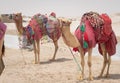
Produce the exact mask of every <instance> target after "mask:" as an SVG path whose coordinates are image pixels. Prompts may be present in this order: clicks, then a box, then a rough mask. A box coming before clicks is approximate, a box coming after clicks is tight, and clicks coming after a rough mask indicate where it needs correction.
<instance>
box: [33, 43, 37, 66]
mask: <svg viewBox="0 0 120 83" xmlns="http://www.w3.org/2000/svg"><path fill="white" fill-rule="evenodd" d="M33 46H34V54H35V64H37V53H36V52H37V49H36V41H34V44H33Z"/></svg>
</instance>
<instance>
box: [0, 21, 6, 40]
mask: <svg viewBox="0 0 120 83" xmlns="http://www.w3.org/2000/svg"><path fill="white" fill-rule="evenodd" d="M6 28H7V26H6V25H5V24H4V23H2V22H0V40H1V39H2V37H3V36H4V34H5V32H6Z"/></svg>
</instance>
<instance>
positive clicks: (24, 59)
mask: <svg viewBox="0 0 120 83" xmlns="http://www.w3.org/2000/svg"><path fill="white" fill-rule="evenodd" d="M19 37H20V36H19ZM18 40H19V44H20V39H19V38H18ZM19 48H20V50H21V54H22V57H23V62H24V64H25V65H26V61H25V57H24V55H23V50H22V47H20V46H19Z"/></svg>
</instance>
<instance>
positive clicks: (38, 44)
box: [36, 40, 40, 63]
mask: <svg viewBox="0 0 120 83" xmlns="http://www.w3.org/2000/svg"><path fill="white" fill-rule="evenodd" d="M39 41H40V40H37V41H36V42H37V49H36V50H37V56H38V57H37V59H38V60H37V61H38V62H37V63H40V42H39Z"/></svg>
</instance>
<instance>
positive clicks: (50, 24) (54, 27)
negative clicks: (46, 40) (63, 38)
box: [46, 16, 61, 39]
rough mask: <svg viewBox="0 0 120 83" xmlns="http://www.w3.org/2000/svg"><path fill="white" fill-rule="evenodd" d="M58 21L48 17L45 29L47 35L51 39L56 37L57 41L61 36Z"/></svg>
mask: <svg viewBox="0 0 120 83" xmlns="http://www.w3.org/2000/svg"><path fill="white" fill-rule="evenodd" d="M59 25H60V24H59V21H58V19H57V18H55V17H54V16H49V17H48V21H47V23H46V29H47V35H48V36H49V37H50V38H51V39H54V38H55V37H56V36H57V39H58V38H59V37H60V35H61V30H60V26H59Z"/></svg>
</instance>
